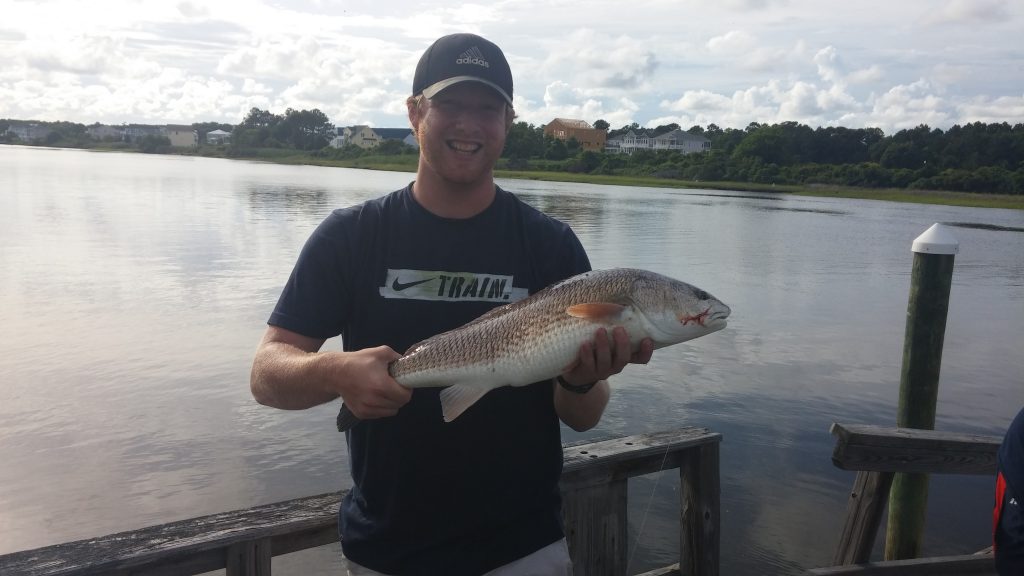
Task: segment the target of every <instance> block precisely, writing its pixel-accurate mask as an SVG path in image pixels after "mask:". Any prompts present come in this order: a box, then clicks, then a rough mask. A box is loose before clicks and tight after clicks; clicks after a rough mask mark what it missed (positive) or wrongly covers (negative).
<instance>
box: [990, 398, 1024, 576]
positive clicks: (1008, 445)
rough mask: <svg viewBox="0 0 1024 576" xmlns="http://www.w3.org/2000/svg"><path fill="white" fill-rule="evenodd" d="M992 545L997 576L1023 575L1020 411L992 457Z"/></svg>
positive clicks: (1023, 424)
mask: <svg viewBox="0 0 1024 576" xmlns="http://www.w3.org/2000/svg"><path fill="white" fill-rule="evenodd" d="M996 468H997V470H998V475H997V476H996V498H995V511H994V513H993V517H992V544H993V547H994V549H995V557H996V571H997V572H998V573H999V574H1000V576H1010V575H1013V576H1021V575H1024V507H1022V505H1024V409H1022V410H1021V411H1020V412H1018V413H1017V417H1016V418H1014V419H1013V422H1011V423H1010V427H1009V428H1008V429H1007V431H1006V436H1005V437H1004V438H1003V443H1002V444H1001V445H1000V446H999V452H998V454H997V456H996Z"/></svg>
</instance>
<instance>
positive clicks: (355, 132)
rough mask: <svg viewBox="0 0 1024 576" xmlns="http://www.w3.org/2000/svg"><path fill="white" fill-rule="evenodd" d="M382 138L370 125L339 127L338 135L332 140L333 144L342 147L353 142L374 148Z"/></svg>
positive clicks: (360, 145)
mask: <svg viewBox="0 0 1024 576" xmlns="http://www.w3.org/2000/svg"><path fill="white" fill-rule="evenodd" d="M381 140H382V139H381V137H380V136H379V135H377V133H376V132H374V131H373V128H370V127H369V126H364V125H358V126H346V127H344V128H338V136H337V137H335V138H334V139H333V140H331V146H334V147H335V148H341V147H343V146H348V145H349V144H353V145H355V146H359V147H360V148H373V147H374V146H376V145H377V144H380V143H381Z"/></svg>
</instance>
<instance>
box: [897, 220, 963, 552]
mask: <svg viewBox="0 0 1024 576" xmlns="http://www.w3.org/2000/svg"><path fill="white" fill-rule="evenodd" d="M912 250H913V252H914V264H913V269H912V271H911V275H910V299H909V304H908V305H907V327H906V333H905V335H904V341H903V368H902V370H901V372H900V400H899V411H898V412H897V417H896V425H897V426H898V427H901V428H918V429H922V430H934V429H935V405H936V400H937V398H938V392H939V368H940V367H941V364H942V341H943V338H944V337H945V333H946V314H947V312H948V311H949V292H950V286H951V285H952V281H953V258H954V255H955V254H956V253H957V251H958V250H959V244H958V243H957V241H956V238H954V237H953V235H952V234H951V233H950V232H949V230H948V228H947V227H945V226H943V225H942V224H934V225H933V226H932V227H931V228H929V229H928V230H927V231H926V232H925V233H924V234H922V235H921V236H918V237H917V239H916V240H914V244H913V248H912ZM927 504H928V476H927V475H926V474H902V473H901V474H896V475H895V477H894V478H893V482H892V490H891V492H890V496H889V524H888V529H887V531H886V540H885V559H886V560H904V559H908V558H917V557H918V556H919V555H920V552H921V540H922V535H923V533H924V517H925V508H926V506H927Z"/></svg>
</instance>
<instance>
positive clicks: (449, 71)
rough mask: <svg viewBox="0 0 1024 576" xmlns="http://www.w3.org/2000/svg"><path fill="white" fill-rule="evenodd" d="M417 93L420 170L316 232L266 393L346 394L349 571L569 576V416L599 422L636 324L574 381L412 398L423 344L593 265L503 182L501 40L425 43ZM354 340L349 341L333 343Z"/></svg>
mask: <svg viewBox="0 0 1024 576" xmlns="http://www.w3.org/2000/svg"><path fill="white" fill-rule="evenodd" d="M412 93H413V95H412V96H411V97H410V98H409V99H408V101H407V108H408V115H409V122H410V123H411V124H412V127H413V130H414V131H415V134H416V137H417V139H418V141H419V145H420V158H419V165H418V169H417V172H416V180H415V181H414V182H413V183H412V184H411V185H409V186H408V187H406V188H404V189H402V190H398V191H396V192H393V193H391V194H389V195H387V196H384V197H382V198H378V199H376V200H371V201H368V202H366V203H364V204H361V205H359V206H354V207H351V208H347V209H343V210H336V211H335V212H334V213H332V214H331V215H330V216H329V217H328V218H327V219H326V220H325V221H324V222H323V223H322V224H321V225H320V226H319V227H318V228H317V230H316V231H315V232H314V233H313V234H312V235H311V237H310V239H309V240H308V242H307V243H306V246H305V247H304V248H303V250H302V253H301V255H300V256H299V259H298V262H297V263H296V265H295V269H294V270H293V271H292V275H291V277H290V278H289V280H288V283H287V285H286V286H285V288H284V291H283V292H282V295H281V299H280V301H279V302H278V304H277V307H276V308H275V310H274V312H273V314H272V315H271V317H270V320H269V327H268V328H267V331H266V334H265V335H264V338H263V341H262V342H261V343H260V346H259V349H258V350H257V352H256V357H255V359H254V361H253V370H252V380H251V387H252V392H253V395H254V396H255V398H256V399H257V400H258V401H259V402H260V403H263V404H266V405H269V406H274V407H278V408H285V409H303V408H308V407H311V406H315V405H318V404H322V403H324V402H329V401H332V400H334V399H336V398H338V397H341V398H342V400H343V401H344V403H345V405H346V406H348V407H349V409H351V411H352V412H353V414H354V415H355V416H356V417H358V418H360V419H363V420H364V421H363V422H361V423H360V424H358V425H356V426H355V427H354V428H353V429H352V430H350V431H349V432H348V433H347V435H346V437H347V441H348V449H349V455H350V460H351V468H352V478H353V486H352V488H351V490H350V491H349V493H348V494H347V495H346V497H345V499H344V501H343V503H342V506H341V511H340V521H339V530H340V533H341V538H342V547H343V550H344V553H345V556H346V559H347V562H348V569H349V573H350V574H354V575H355V574H403V575H405V574H445V575H449V576H457V575H463V574H464V575H474V576H475V575H479V574H485V573H486V574H538V575H546V574H559V575H564V574H566V573H568V571H569V570H570V569H571V564H570V562H569V559H568V552H567V550H566V545H565V540H564V537H563V533H562V527H561V519H560V499H559V493H558V479H559V476H560V474H561V465H562V450H561V438H560V428H559V420H561V421H562V422H564V423H565V424H567V425H569V426H570V427H572V428H574V429H577V430H586V429H589V428H591V427H593V426H594V425H596V424H597V422H598V420H599V419H600V417H601V414H602V413H603V411H604V408H605V405H606V404H607V401H608V396H609V388H608V384H607V382H606V381H605V379H606V378H608V377H609V376H611V375H613V374H616V373H618V372H620V371H621V370H622V369H623V367H624V366H625V365H626V364H627V363H629V362H638V363H646V362H647V361H648V360H650V357H651V353H652V345H651V343H650V342H649V341H645V342H644V343H643V345H642V347H641V350H640V351H639V352H637V353H636V354H635V355H631V353H630V349H629V343H628V340H627V337H626V334H625V333H624V332H623V331H622V330H621V329H617V330H616V331H615V332H614V333H612V334H608V333H606V332H605V331H603V330H602V331H599V332H598V333H596V334H595V337H594V340H593V342H591V343H587V344H585V345H583V346H581V348H580V353H579V357H578V360H577V362H576V363H575V364H574V365H573V366H572V367H571V368H567V370H566V372H564V373H563V374H562V375H561V376H560V379H559V380H558V385H556V384H555V383H554V382H541V383H535V384H532V385H530V386H524V387H521V388H512V387H502V388H499V389H497V390H494V391H492V392H490V393H488V394H487V395H486V396H485V397H484V398H483V399H481V400H480V401H479V402H477V403H476V404H475V405H473V406H472V407H471V408H469V409H468V410H467V411H466V412H465V413H464V414H462V415H461V416H459V418H458V419H456V420H454V421H453V422H451V423H445V422H443V421H442V418H441V413H440V402H439V397H438V395H439V389H417V390H416V391H410V390H408V389H406V388H403V387H402V386H400V385H399V384H398V383H397V382H395V381H394V380H393V379H392V378H391V377H390V376H389V375H388V370H387V366H388V363H389V362H391V361H393V360H395V359H396V358H398V357H399V353H398V352H397V351H404V350H406V349H407V348H408V347H409V346H411V345H412V344H414V343H416V342H418V341H420V340H423V339H425V338H428V337H430V336H433V335H435V334H438V333H440V332H443V331H445V330H449V329H452V328H455V327H458V326H460V325H462V324H464V323H466V322H468V321H470V320H472V319H474V318H476V317H477V316H479V315H480V314H482V313H484V312H486V311H487V310H489V309H491V308H493V307H495V306H498V305H502V304H506V303H509V302H511V301H514V300H517V299H520V298H523V297H525V296H526V295H528V294H530V293H533V292H536V291H538V290H540V289H541V288H543V287H545V286H547V285H549V284H552V283H554V282H557V281H559V280H562V279H564V278H567V277H569V276H572V275H574V274H577V273H580V272H584V271H586V270H588V269H589V268H590V264H589V261H588V259H587V256H586V253H585V252H584V251H583V248H582V246H581V245H580V242H579V240H578V239H577V238H576V236H575V234H573V232H572V230H571V229H569V227H568V226H566V225H564V224H562V223H561V222H558V221H556V220H554V219H552V218H549V217H547V216H545V215H543V214H541V213H540V212H538V211H536V210H535V209H533V208H531V207H529V206H527V205H526V204H524V203H523V202H521V201H520V200H519V199H517V198H516V197H515V196H513V195H511V194H509V193H508V192H505V191H504V190H501V189H500V188H498V187H497V186H496V185H495V183H494V176H493V168H494V164H495V161H496V160H497V159H498V157H499V156H500V154H501V152H502V149H503V147H504V144H505V137H506V135H507V133H508V130H509V128H510V127H511V124H512V120H513V118H514V117H515V113H514V111H513V109H512V74H511V71H510V70H509V66H508V62H507V61H506V59H505V56H504V54H502V51H501V50H500V49H499V48H498V47H497V46H496V45H494V44H493V43H491V42H490V41H488V40H485V39H484V38H481V37H479V36H475V35H471V34H454V35H451V36H445V37H443V38H440V39H439V40H437V41H436V42H435V43H434V44H433V45H431V46H430V48H428V49H427V51H426V52H425V53H424V54H423V56H422V58H421V59H420V61H419V65H418V66H417V68H416V74H415V78H414V80H413V90H412ZM337 334H341V335H342V341H343V347H344V351H342V352H337V351H324V352H320V351H319V350H320V347H321V346H322V344H323V343H324V341H325V340H326V339H327V338H330V337H332V336H335V335H337Z"/></svg>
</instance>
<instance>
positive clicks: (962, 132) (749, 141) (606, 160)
mask: <svg viewBox="0 0 1024 576" xmlns="http://www.w3.org/2000/svg"><path fill="white" fill-rule="evenodd" d="M12 122H18V121H11V120H3V119H0V142H4V141H6V142H12V141H16V138H14V139H12V138H11V136H10V134H8V135H6V136H3V134H4V132H5V131H6V130H7V127H8V126H10V125H11V123H12ZM38 124H40V125H45V126H47V127H49V128H51V129H52V132H51V133H50V134H49V135H47V136H46V138H45V141H44V142H41V143H43V144H47V145H53V146H75V147H89V146H92V145H95V141H94V140H90V139H89V137H88V135H87V134H86V129H87V127H86V126H85V125H83V124H76V123H72V122H39V123H38ZM593 125H594V127H595V128H599V129H607V130H609V132H608V136H609V138H611V137H614V136H616V135H618V134H623V133H626V132H628V131H630V130H633V131H636V132H639V131H645V132H647V133H648V135H650V136H658V135H660V134H664V133H666V132H670V131H672V130H676V129H679V128H680V127H679V125H678V124H666V125H662V126H657V127H655V128H650V129H643V128H641V127H640V126H639V124H637V123H632V124H629V125H626V126H622V127H620V128H618V129H610V128H611V127H610V126H609V124H608V122H606V121H604V120H597V121H596V122H594V124H593ZM192 126H193V128H194V129H196V130H197V131H200V132H202V133H205V132H208V131H211V130H213V129H218V128H219V129H223V130H229V131H231V133H232V135H231V143H230V145H229V146H228V147H227V149H226V153H227V154H228V155H230V156H239V157H242V156H252V155H255V154H256V153H257V151H258V150H260V149H267V148H280V149H293V150H296V151H300V152H305V153H310V154H313V155H316V156H319V157H322V158H339V159H349V158H357V157H359V156H365V155H398V154H414V153H415V151H413V150H412V149H411V148H409V147H408V146H406V145H405V144H402V143H400V142H397V141H388V142H385V143H384V145H382V146H378V147H377V148H375V149H371V150H363V149H361V148H358V147H355V146H351V145H350V146H346V147H345V148H342V149H332V148H329V147H328V145H329V143H330V140H331V139H332V138H333V136H334V135H335V133H336V131H335V127H334V125H333V124H332V123H331V122H330V121H329V119H328V118H327V115H326V114H324V113H323V112H321V111H320V110H318V109H313V110H294V109H291V108H289V109H287V110H286V111H285V113H284V114H274V113H272V112H270V111H268V110H262V109H259V108H252V109H251V110H250V111H249V112H248V114H246V116H245V117H244V118H243V119H242V121H241V123H240V124H238V125H235V126H232V125H228V124H220V123H215V122H203V123H196V124H193V125H192ZM687 132H689V133H691V134H695V135H700V136H703V137H705V138H707V139H708V140H710V141H711V149H710V150H709V151H706V152H701V153H695V154H680V153H678V152H675V151H667V150H661V151H654V150H638V151H635V152H633V153H632V154H628V155H627V154H615V153H606V152H603V151H590V150H583V149H582V147H581V146H580V144H579V142H576V141H575V140H573V139H570V140H568V141H563V140H560V139H557V138H552V137H550V136H546V135H545V134H544V126H543V125H541V126H536V125H533V124H529V123H526V122H515V123H513V125H512V128H511V130H510V131H509V134H508V138H507V139H506V142H505V149H504V151H503V153H502V167H505V168H509V169H520V170H548V171H563V172H574V173H589V174H612V175H626V176H654V177H661V178H673V179H680V180H688V181H724V182H752V183H760V184H797V185H814V184H824V185H838V186H859V187H869V188H911V189H929V190H954V191H965V192H991V193H1002V194H1024V124H1016V125H1013V126H1011V125H1010V124H1008V123H1006V122H1002V123H991V124H986V123H982V122H975V123H970V124H964V125H955V126H953V127H951V128H949V129H948V130H941V129H938V128H931V127H929V126H927V125H920V126H917V127H915V128H911V129H904V130H900V131H898V132H896V133H894V134H892V135H888V136H887V135H885V134H884V133H883V132H882V130H881V129H879V128H844V127H836V126H829V127H819V128H811V127H809V126H806V125H804V124H799V123H797V122H781V123H778V124H760V123H757V122H753V123H751V124H749V125H748V126H747V127H746V128H743V129H734V128H724V129H723V128H720V127H719V126H717V125H715V124H708V125H707V127H702V126H693V127H691V128H689V129H688V130H687ZM164 140H166V139H162V140H161V139H160V138H159V137H153V138H149V137H147V138H143V139H140V141H139V142H136V143H134V144H133V145H134V146H135V147H137V148H139V149H142V150H143V151H147V152H165V151H168V150H169V142H165V141H164Z"/></svg>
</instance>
